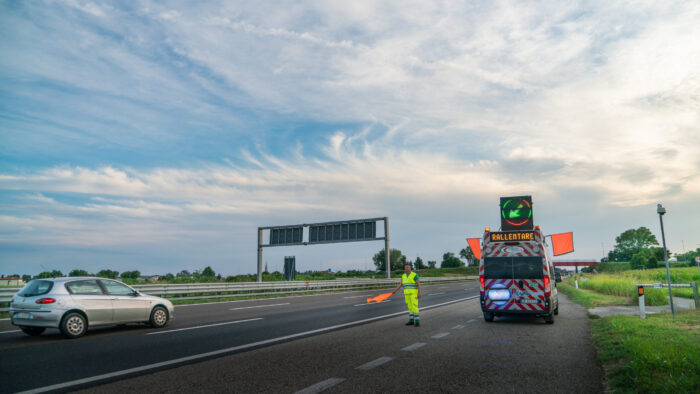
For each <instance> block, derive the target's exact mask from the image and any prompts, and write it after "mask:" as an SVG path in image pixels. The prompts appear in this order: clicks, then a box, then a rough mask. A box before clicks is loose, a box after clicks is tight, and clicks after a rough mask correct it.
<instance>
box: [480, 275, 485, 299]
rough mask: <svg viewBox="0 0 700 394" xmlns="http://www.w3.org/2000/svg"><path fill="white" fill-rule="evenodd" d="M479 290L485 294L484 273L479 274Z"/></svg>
mask: <svg viewBox="0 0 700 394" xmlns="http://www.w3.org/2000/svg"><path fill="white" fill-rule="evenodd" d="M479 291H480V292H481V294H484V275H479Z"/></svg>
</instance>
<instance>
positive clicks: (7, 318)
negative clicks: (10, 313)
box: [0, 317, 10, 320]
mask: <svg viewBox="0 0 700 394" xmlns="http://www.w3.org/2000/svg"><path fill="white" fill-rule="evenodd" d="M0 320H10V318H9V317H6V318H4V319H0Z"/></svg>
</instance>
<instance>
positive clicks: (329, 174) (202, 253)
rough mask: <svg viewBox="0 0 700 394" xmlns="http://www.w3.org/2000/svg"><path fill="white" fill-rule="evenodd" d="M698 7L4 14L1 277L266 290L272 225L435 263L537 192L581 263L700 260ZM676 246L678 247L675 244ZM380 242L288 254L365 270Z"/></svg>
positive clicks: (215, 6)
mask: <svg viewBox="0 0 700 394" xmlns="http://www.w3.org/2000/svg"><path fill="white" fill-rule="evenodd" d="M699 17H700V7H699V6H698V5H697V4H694V3H692V2H691V3H689V2H680V1H679V2H664V3H663V4H660V3H658V2H635V3H624V2H613V3H611V2H603V1H599V2H596V1H593V2H589V1H586V2H567V3H561V2H536V3H527V4H523V3H521V2H516V1H513V2H509V1H499V2H492V3H488V4H483V3H479V2H474V3H471V2H466V3H465V2H461V1H460V2H456V1H455V2H453V1H442V2H429V3H425V2H408V3H407V2H391V1H389V2H381V3H377V2H371V1H356V2H352V4H346V3H345V2H326V1H291V2H280V1H278V2H269V3H264V4H255V3H250V2H213V1H204V2H197V3H191V2H139V3H135V4H132V5H128V4H127V5H125V4H123V3H113V2H91V1H78V0H73V1H46V2H42V1H37V2H18V1H1V2H0V37H2V38H0V273H15V272H17V273H31V274H35V273H38V272H40V271H43V270H45V269H61V270H63V271H64V272H67V271H69V270H71V269H74V268H81V269H87V270H89V271H92V272H96V271H98V270H100V269H102V268H110V269H116V270H118V271H125V270H133V269H138V270H140V271H141V272H143V273H164V272H178V271H180V270H182V269H187V270H190V271H193V270H195V269H202V268H204V267H205V266H207V265H211V266H212V267H213V268H214V270H215V271H217V272H221V273H223V274H238V273H248V272H253V271H254V270H255V260H256V247H255V245H256V228H257V227H258V226H268V225H277V224H279V225H282V224H294V223H309V222H314V221H331V220H342V219H355V218H364V217H379V216H382V217H383V216H388V217H389V218H390V221H391V231H390V233H391V239H392V246H393V247H396V248H399V249H401V250H402V251H403V252H404V253H405V254H407V256H408V257H409V258H410V259H414V258H415V256H418V255H420V256H421V257H422V258H423V259H424V260H438V261H439V260H440V259H441V256H442V254H443V253H444V252H446V251H451V252H455V253H457V252H458V251H459V250H460V249H461V248H463V247H464V246H466V245H465V242H464V238H465V237H467V236H479V235H480V234H481V232H482V230H483V228H484V227H485V226H491V227H497V224H498V216H497V215H498V197H499V196H506V195H523V194H531V195H533V199H534V202H535V210H534V211H535V219H536V221H537V222H538V223H539V224H541V225H542V227H543V229H544V230H545V232H546V233H556V232H564V231H573V232H574V236H575V245H576V252H575V253H574V254H573V255H570V256H569V257H572V258H600V257H601V256H602V255H603V254H604V253H606V252H607V250H609V249H610V248H611V247H612V245H613V243H614V238H615V236H617V235H619V234H620V233H621V232H622V231H624V230H626V229H629V228H633V227H634V228H636V227H638V226H647V227H649V228H650V229H651V230H652V231H653V232H654V233H656V234H657V236H659V235H660V234H659V226H658V217H657V216H656V215H655V206H656V203H658V202H661V203H663V204H664V205H665V206H666V207H667V209H668V212H669V213H668V214H667V216H666V218H665V219H666V228H667V238H668V244H669V248H670V249H671V250H672V251H673V252H682V251H683V248H685V249H695V248H697V247H700V227H698V225H697V223H698V221H700V213H698V211H697V209H696V208H695V207H696V206H697V201H698V198H699V197H700V159H699V158H700V119H699V116H700V110H699V108H700V71H698V70H700V41H699V40H697V39H693V38H694V37H699V36H700V27H698V24H697V20H699V19H700V18H699ZM659 238H660V237H659ZM380 248H381V243H380V242H370V243H354V244H348V245H333V246H315V247H296V248H270V249H268V250H266V251H265V260H266V261H268V264H269V265H270V268H271V269H274V268H275V267H281V266H282V262H283V257H284V256H285V255H296V256H297V265H298V267H300V268H301V269H319V268H321V269H327V268H333V269H334V270H338V269H341V270H346V269H352V268H361V269H364V268H366V267H368V266H371V256H372V254H374V253H375V252H376V251H377V250H379V249H380Z"/></svg>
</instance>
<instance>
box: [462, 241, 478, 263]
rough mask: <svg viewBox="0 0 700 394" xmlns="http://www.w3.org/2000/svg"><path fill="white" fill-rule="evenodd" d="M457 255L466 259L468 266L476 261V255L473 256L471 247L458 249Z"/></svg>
mask: <svg viewBox="0 0 700 394" xmlns="http://www.w3.org/2000/svg"><path fill="white" fill-rule="evenodd" d="M459 257H461V258H463V259H465V260H467V265H468V266H469V265H472V264H473V263H474V262H476V256H474V252H472V248H471V247H469V246H467V247H466V248H464V249H462V250H460V251H459Z"/></svg>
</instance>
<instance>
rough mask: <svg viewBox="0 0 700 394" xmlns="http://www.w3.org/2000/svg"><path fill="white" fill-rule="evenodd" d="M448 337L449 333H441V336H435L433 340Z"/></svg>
mask: <svg viewBox="0 0 700 394" xmlns="http://www.w3.org/2000/svg"><path fill="white" fill-rule="evenodd" d="M448 335H450V333H449V332H441V333H439V334H435V335H433V336H432V337H431V338H433V339H440V338H444V337H446V336H448Z"/></svg>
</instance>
